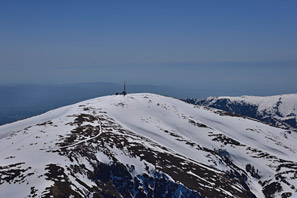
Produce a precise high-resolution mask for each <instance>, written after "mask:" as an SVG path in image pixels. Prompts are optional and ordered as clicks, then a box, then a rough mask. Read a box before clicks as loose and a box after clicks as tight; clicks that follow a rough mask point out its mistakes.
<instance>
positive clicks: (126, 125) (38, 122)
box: [0, 94, 297, 198]
mask: <svg viewBox="0 0 297 198" xmlns="http://www.w3.org/2000/svg"><path fill="white" fill-rule="evenodd" d="M296 186H297V133H295V132H291V131H290V130H284V129H280V128H275V127H272V126H269V125H266V124H263V123H261V122H257V121H255V120H251V119H247V118H243V117H237V116H234V115H233V116H232V115H228V114H227V113H225V112H222V111H220V110H214V109H208V108H205V107H200V106H194V105H192V104H188V103H185V102H183V101H180V100H177V99H174V98H170V97H164V96H160V95H154V94H129V95H127V96H122V95H113V96H105V97H100V98H95V99H92V100H87V101H84V102H80V103H77V104H74V105H70V106H66V107H63V108H59V109H56V110H53V111H49V112H47V113H45V114H42V115H40V116H36V117H32V118H29V119H26V120H22V121H18V122H15V123H12V124H7V125H3V126H1V127H0V197H16V198H18V197H210V198H215V197H258V198H261V197H282V198H283V197H290V196H291V195H293V194H295V192H296V191H297V189H296Z"/></svg>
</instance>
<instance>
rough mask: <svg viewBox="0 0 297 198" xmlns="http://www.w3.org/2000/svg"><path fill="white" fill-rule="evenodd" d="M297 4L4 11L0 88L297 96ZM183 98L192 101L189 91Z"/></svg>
mask: <svg viewBox="0 0 297 198" xmlns="http://www.w3.org/2000/svg"><path fill="white" fill-rule="evenodd" d="M296 7H297V2H296V1H271V0H269V1H268V0H264V1H255V0H252V1H235V0H230V1H191V0H190V1H186V2H181V1H149V2H144V1H100V2H98V1H90V2H82V1H76V0H74V1H71V2H70V1H63V0H62V1H37V0H32V1H26V2H23V1H2V2H1V3H0V17H1V18H2V20H1V22H0V25H1V33H0V42H1V45H0V68H1V72H0V85H4V84H11V83H19V84H26V83H31V84H73V83H84V82H90V83H94V82H112V83H119V84H121V83H122V82H123V81H124V80H126V81H127V82H128V83H130V84H137V85H154V86H161V87H174V88H175V89H177V90H180V92H181V94H180V95H182V94H184V93H182V92H183V91H184V90H192V92H197V93H199V94H196V96H197V97H198V96H211V95H243V94H244V95H275V94H283V93H295V92H297V81H296V73H297V39H296V35H297V12H296V9H295V8H296ZM187 93H190V92H189V91H187Z"/></svg>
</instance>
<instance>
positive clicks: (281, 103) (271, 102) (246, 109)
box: [184, 94, 297, 130]
mask: <svg viewBox="0 0 297 198" xmlns="http://www.w3.org/2000/svg"><path fill="white" fill-rule="evenodd" d="M184 101H186V102H188V103H191V104H195V105H202V106H206V107H211V108H216V109H220V110H224V111H226V112H230V113H234V114H237V115H241V116H247V117H250V118H254V119H257V120H260V121H262V122H265V123H267V124H271V125H273V126H276V127H281V128H284V129H294V130H297V117H296V115H297V94H287V95H276V96H265V97H259V96H241V97H208V98H203V99H193V98H187V99H185V100H184Z"/></svg>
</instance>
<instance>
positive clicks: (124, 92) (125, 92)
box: [122, 81, 127, 96]
mask: <svg viewBox="0 0 297 198" xmlns="http://www.w3.org/2000/svg"><path fill="white" fill-rule="evenodd" d="M122 94H123V95H124V96H125V95H127V91H126V81H124V91H123V92H122Z"/></svg>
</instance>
